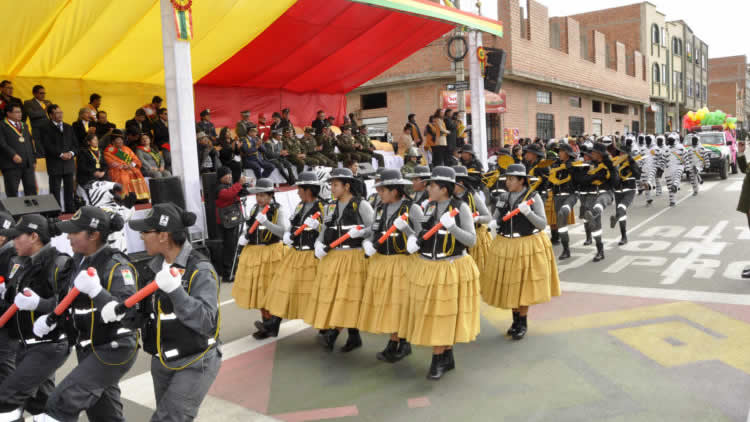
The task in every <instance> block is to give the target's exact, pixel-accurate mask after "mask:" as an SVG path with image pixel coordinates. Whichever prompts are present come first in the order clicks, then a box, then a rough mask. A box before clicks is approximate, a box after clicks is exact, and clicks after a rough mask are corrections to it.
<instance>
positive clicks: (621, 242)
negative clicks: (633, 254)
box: [617, 235, 628, 246]
mask: <svg viewBox="0 0 750 422" xmlns="http://www.w3.org/2000/svg"><path fill="white" fill-rule="evenodd" d="M627 243H628V236H627V235H624V236H622V237H621V238H620V241H619V242H618V243H617V244H618V245H620V246H622V245H627Z"/></svg>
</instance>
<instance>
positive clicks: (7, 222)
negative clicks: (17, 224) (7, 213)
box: [3, 220, 11, 230]
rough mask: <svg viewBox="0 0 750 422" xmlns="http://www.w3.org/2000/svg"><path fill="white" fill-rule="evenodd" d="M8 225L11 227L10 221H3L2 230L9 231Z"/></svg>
mask: <svg viewBox="0 0 750 422" xmlns="http://www.w3.org/2000/svg"><path fill="white" fill-rule="evenodd" d="M10 225H11V224H10V220H5V221H3V228H4V229H6V230H7V229H9V228H10Z"/></svg>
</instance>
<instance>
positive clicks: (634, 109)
mask: <svg viewBox="0 0 750 422" xmlns="http://www.w3.org/2000/svg"><path fill="white" fill-rule="evenodd" d="M640 108H641V107H640V106H633V114H635V115H636V116H637V115H638V109H640ZM636 132H638V131H637V130H636Z"/></svg>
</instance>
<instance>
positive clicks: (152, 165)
mask: <svg viewBox="0 0 750 422" xmlns="http://www.w3.org/2000/svg"><path fill="white" fill-rule="evenodd" d="M151 151H158V150H155V149H154V148H151ZM135 155H136V157H138V159H139V160H141V163H142V164H143V168H145V169H151V170H159V168H160V167H161V166H164V156H163V155H162V153H161V151H159V155H160V156H161V165H158V164H156V160H154V157H152V156H151V154H149V153H147V152H146V151H143V150H140V149H138V148H135Z"/></svg>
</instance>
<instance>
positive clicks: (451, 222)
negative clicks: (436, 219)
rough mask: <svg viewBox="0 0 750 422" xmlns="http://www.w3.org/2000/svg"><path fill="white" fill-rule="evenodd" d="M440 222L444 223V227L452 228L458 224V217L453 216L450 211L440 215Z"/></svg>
mask: <svg viewBox="0 0 750 422" xmlns="http://www.w3.org/2000/svg"><path fill="white" fill-rule="evenodd" d="M440 222H441V223H442V224H443V227H445V228H446V229H447V230H450V229H451V228H452V227H453V226H455V225H456V217H452V216H451V213H450V212H446V213H444V214H443V216H442V217H440Z"/></svg>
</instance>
